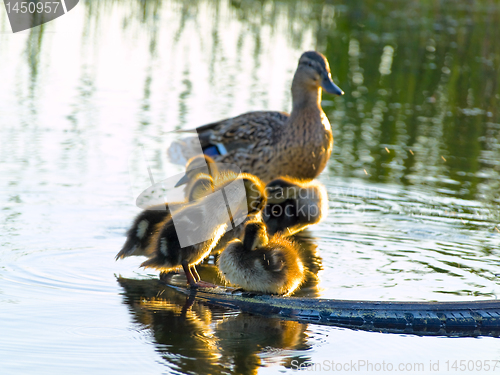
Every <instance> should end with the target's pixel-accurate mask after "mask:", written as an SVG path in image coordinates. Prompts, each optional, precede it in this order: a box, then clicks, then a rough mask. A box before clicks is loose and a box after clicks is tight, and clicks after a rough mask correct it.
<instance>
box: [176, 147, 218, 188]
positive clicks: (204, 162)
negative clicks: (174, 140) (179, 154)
mask: <svg viewBox="0 0 500 375" xmlns="http://www.w3.org/2000/svg"><path fill="white" fill-rule="evenodd" d="M200 173H203V174H206V175H208V176H212V177H213V176H215V175H217V173H218V169H217V164H216V163H215V161H214V160H213V159H212V158H211V157H210V156H207V155H196V156H194V157H192V158H191V159H189V160H188V162H187V163H186V174H185V175H184V176H182V178H181V179H180V180H179V181H178V182H177V184H175V187H177V186H181V185H184V184H186V183H188V182H189V181H191V180H192V179H193V178H195V177H196V176H197V175H198V174H200Z"/></svg>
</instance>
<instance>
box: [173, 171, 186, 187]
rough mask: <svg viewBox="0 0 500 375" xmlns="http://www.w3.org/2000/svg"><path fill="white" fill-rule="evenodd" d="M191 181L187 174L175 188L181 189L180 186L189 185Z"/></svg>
mask: <svg viewBox="0 0 500 375" xmlns="http://www.w3.org/2000/svg"><path fill="white" fill-rule="evenodd" d="M188 181H189V177H188V175H187V174H185V175H184V176H182V178H181V179H180V180H179V181H177V183H176V184H175V187H179V186H182V185H184V184H187V183H188Z"/></svg>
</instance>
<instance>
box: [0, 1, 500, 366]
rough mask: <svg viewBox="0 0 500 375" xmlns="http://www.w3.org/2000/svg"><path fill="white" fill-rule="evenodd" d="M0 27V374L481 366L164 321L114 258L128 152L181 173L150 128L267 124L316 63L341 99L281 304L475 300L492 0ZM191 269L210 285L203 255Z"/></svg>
mask: <svg viewBox="0 0 500 375" xmlns="http://www.w3.org/2000/svg"><path fill="white" fill-rule="evenodd" d="M0 14H1V16H0V27H1V30H2V33H1V34H0V76H1V78H0V80H1V82H2V83H1V86H0V137H1V142H0V163H1V164H0V171H1V172H0V173H1V175H2V178H1V179H0V191H1V195H0V199H1V201H2V210H1V211H0V225H1V230H0V243H1V248H0V332H1V334H0V373H1V374H69V373H70V374H80V373H81V374H88V373H93V374H99V373H101V374H112V373H120V374H137V373H144V374H160V373H167V372H170V371H178V372H181V373H197V374H198V373H220V372H222V373H254V372H255V371H257V370H258V372H259V373H263V374H264V373H275V372H277V371H280V372H289V373H292V372H294V369H295V368H296V366H297V365H299V364H301V363H309V364H313V365H314V364H316V365H317V364H321V366H323V367H321V366H320V367H317V368H316V369H317V370H318V371H319V370H322V371H323V372H327V371H328V367H327V365H325V364H324V362H323V361H324V360H334V361H336V362H341V363H347V362H349V361H351V360H352V361H354V362H357V361H367V362H371V363H372V364H376V363H379V364H380V363H382V362H383V361H385V362H386V363H391V364H393V365H394V368H396V366H398V364H404V365H407V364H409V363H411V364H414V363H423V364H424V365H425V366H426V367H425V370H426V371H427V370H428V369H429V366H431V365H434V370H436V369H437V368H436V367H435V366H436V363H437V361H439V363H438V365H439V367H438V369H439V371H434V372H436V373H455V372H454V371H453V369H450V368H449V367H447V366H449V365H451V364H452V363H453V361H454V360H467V361H469V360H474V361H477V360H480V361H481V360H498V359H500V344H499V341H498V340H497V339H492V338H439V337H415V336H405V335H393V334H381V333H369V332H361V331H353V330H348V329H340V328H334V327H324V326H315V325H305V324H299V323H296V322H288V321H280V320H275V319H269V318H264V317H256V316H250V315H247V314H241V313H238V312H235V311H230V310H226V309H222V308H214V307H209V306H205V305H203V304H198V303H195V304H194V305H193V306H192V308H190V309H188V310H186V309H185V308H184V309H183V307H184V305H185V302H186V300H185V297H183V296H182V295H179V294H178V293H176V292H174V291H167V292H165V293H164V294H163V295H162V296H156V295H154V293H153V292H152V291H151V289H148V285H150V284H148V280H151V279H154V278H155V277H156V275H155V274H152V273H151V272H148V271H144V270H142V269H139V268H138V265H139V264H140V262H141V260H140V259H138V258H133V259H125V260H122V261H118V262H115V260H114V256H115V254H116V253H117V252H118V250H119V249H120V247H121V245H122V244H123V242H124V232H125V231H126V229H127V226H128V225H129V224H130V222H131V220H132V218H133V217H134V215H135V214H136V213H137V212H138V208H137V207H135V206H134V195H133V191H132V190H131V188H130V178H129V169H128V168H129V157H130V155H134V152H135V151H136V150H137V147H138V146H139V145H141V144H144V145H147V146H148V152H150V153H152V154H153V156H152V158H153V160H155V163H156V164H155V166H154V167H155V171H156V173H160V171H162V170H163V171H164V172H165V171H166V172H167V173H170V174H174V173H178V172H181V171H182V167H180V166H177V165H171V164H169V163H168V162H167V160H166V158H165V154H164V147H165V145H166V144H167V143H168V142H169V141H170V140H171V139H172V135H171V134H169V133H168V132H169V131H171V130H174V129H179V128H190V127H194V126H197V125H200V124H203V123H207V122H210V121H213V120H217V119H220V118H224V117H229V116H232V115H237V114H239V113H242V112H245V111H249V110H256V109H276V110H285V111H289V110H290V93H289V86H290V82H291V78H292V75H293V72H294V70H295V67H296V63H297V58H298V56H300V54H301V52H302V51H304V50H308V49H318V50H320V51H322V52H324V53H325V54H326V55H327V57H328V58H329V60H330V63H331V66H332V72H333V76H334V79H335V80H336V82H337V83H338V84H339V85H340V86H341V87H342V88H343V89H344V90H345V91H346V95H345V96H344V97H342V98H331V97H327V96H325V97H324V100H325V101H324V105H323V106H324V108H325V111H326V112H327V114H328V116H329V118H330V120H331V122H332V125H333V127H334V133H335V149H334V155H333V157H332V160H331V162H330V163H329V166H328V169H327V170H325V172H324V173H323V174H322V175H321V177H320V181H321V182H323V183H324V184H325V186H326V187H327V190H328V193H329V207H330V211H329V215H328V217H327V219H326V220H325V221H323V222H322V223H321V224H319V225H316V226H314V227H312V228H311V229H310V230H307V231H306V232H304V233H303V234H301V235H300V237H298V238H297V241H299V242H300V243H301V245H302V248H303V251H302V252H303V257H304V260H305V262H306V264H307V266H308V268H309V270H310V274H309V276H308V279H307V282H306V284H305V285H304V286H303V288H302V289H301V290H299V291H298V292H297V293H296V295H297V296H308V297H321V298H339V299H360V300H408V301H436V300H442V301H444V300H447V301H458V300H477V299H490V298H497V296H498V294H499V293H500V286H499V283H498V274H499V273H500V269H499V267H498V259H499V255H500V250H499V244H500V233H499V232H500V230H499V229H500V227H499V224H500V220H499V214H498V209H499V205H498V203H499V200H498V199H499V198H498V187H499V181H500V180H499V172H500V162H499V161H500V142H499V141H500V116H499V113H498V107H499V105H498V102H499V99H500V96H499V86H498V82H499V80H498V79H499V66H500V47H499V45H498V43H497V40H496V39H497V38H498V23H499V21H500V20H499V18H500V15H499V11H498V7H497V6H495V5H494V3H492V2H486V1H485V2H476V3H474V4H472V3H469V2H464V3H463V4H462V3H461V2H442V3H440V5H439V6H437V5H436V7H430V6H426V5H422V4H420V3H419V2H387V3H378V2H377V3H373V4H372V3H371V2H367V3H365V4H364V5H363V4H362V3H361V2H360V3H358V2H346V3H344V4H340V3H339V4H338V5H336V6H331V5H327V4H322V3H321V2H307V3H306V2H299V3H293V2H290V3H287V2H282V3H274V2H267V1H264V2H249V1H248V2H247V1H243V2H231V3H230V2H226V1H221V2H212V1H199V2H189V4H187V3H182V2H175V1H163V2H161V1H148V2H141V1H121V2H115V1H100V2H90V1H88V2H80V4H79V5H78V6H77V7H76V8H75V9H74V10H73V11H71V12H70V13H69V14H68V15H67V16H64V17H62V18H60V19H58V20H56V21H54V22H52V23H49V24H46V25H43V26H42V27H38V28H35V29H33V30H31V31H26V32H21V33H19V34H15V35H12V34H11V33H10V29H9V26H8V23H7V18H6V16H5V14H3V12H1V11H0ZM495 31H496V34H495ZM131 165H133V160H132V164H131ZM200 273H201V275H202V277H203V278H205V279H208V280H217V279H216V270H215V267H214V266H213V264H211V263H210V262H208V263H207V264H205V265H202V266H200ZM447 360H449V361H450V362H449V363H448V364H447V363H446V361H447ZM367 369H369V368H366V367H365V368H360V369H359V370H358V371H357V372H359V373H366V372H370V371H367ZM497 370H500V366H498V368H497ZM378 372H379V373H383V372H384V371H378ZM467 372H469V373H476V372H475V371H468V370H467V371H465V372H461V373H467Z"/></svg>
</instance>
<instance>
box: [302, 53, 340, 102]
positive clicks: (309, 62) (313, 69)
mask: <svg viewBox="0 0 500 375" xmlns="http://www.w3.org/2000/svg"><path fill="white" fill-rule="evenodd" d="M294 86H295V87H300V88H301V89H305V90H307V91H318V89H319V88H320V87H321V88H323V90H325V91H326V92H328V93H330V94H335V95H344V92H343V91H342V90H341V89H340V88H339V87H338V86H337V85H336V84H335V83H333V81H332V76H331V74H330V65H329V64H328V60H327V59H326V57H325V56H323V55H322V54H321V53H319V52H316V51H308V52H304V53H303V54H302V56H300V59H299V66H298V67H297V71H296V72H295V76H294V77H293V84H292V91H294Z"/></svg>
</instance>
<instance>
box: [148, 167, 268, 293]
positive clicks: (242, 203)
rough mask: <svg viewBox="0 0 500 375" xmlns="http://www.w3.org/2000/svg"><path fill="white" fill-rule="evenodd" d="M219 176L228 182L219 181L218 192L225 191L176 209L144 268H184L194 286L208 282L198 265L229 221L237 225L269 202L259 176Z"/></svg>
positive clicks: (155, 241)
mask: <svg viewBox="0 0 500 375" xmlns="http://www.w3.org/2000/svg"><path fill="white" fill-rule="evenodd" d="M219 176H225V179H226V181H225V182H219V183H217V184H215V193H216V192H217V191H218V190H222V194H215V193H213V194H209V195H206V196H202V197H200V198H198V199H197V200H196V201H194V202H191V203H189V204H187V205H184V206H182V207H180V208H179V209H175V210H174V209H172V212H173V213H172V215H171V216H170V217H169V218H167V219H166V221H165V222H164V223H163V225H162V228H161V230H160V231H159V232H158V233H157V235H155V237H154V238H153V239H152V241H154V242H153V243H154V246H155V249H154V252H153V254H152V256H151V257H150V258H149V259H148V260H146V261H145V262H143V263H142V264H141V267H149V268H156V269H159V270H161V271H162V272H165V273H169V272H172V271H174V270H176V269H179V268H181V267H182V269H183V270H184V273H185V274H186V278H187V281H188V283H189V284H190V285H191V286H199V285H204V284H202V283H200V278H199V276H198V273H197V272H196V268H195V265H196V264H198V263H200V262H201V261H202V260H203V259H204V258H205V257H207V256H208V255H209V254H210V251H211V250H212V249H213V248H214V247H215V245H216V244H217V242H218V241H219V239H220V238H221V237H222V235H223V234H224V233H225V232H226V229H227V227H228V225H229V223H231V224H232V225H236V223H237V221H238V220H242V219H244V218H246V216H247V215H248V214H252V213H254V212H258V211H260V210H262V208H263V207H264V205H265V203H266V197H265V195H262V194H260V192H261V191H264V186H263V185H262V182H261V181H260V180H259V179H257V178H256V177H255V176H251V175H246V174H240V175H234V174H230V173H225V174H223V175H222V174H219ZM219 178H221V177H219ZM241 186H243V188H241ZM245 198H246V199H245Z"/></svg>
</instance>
